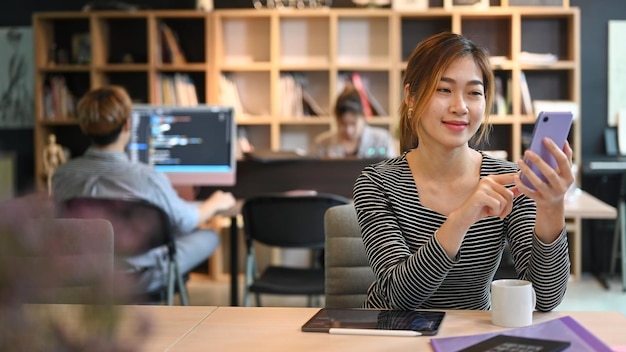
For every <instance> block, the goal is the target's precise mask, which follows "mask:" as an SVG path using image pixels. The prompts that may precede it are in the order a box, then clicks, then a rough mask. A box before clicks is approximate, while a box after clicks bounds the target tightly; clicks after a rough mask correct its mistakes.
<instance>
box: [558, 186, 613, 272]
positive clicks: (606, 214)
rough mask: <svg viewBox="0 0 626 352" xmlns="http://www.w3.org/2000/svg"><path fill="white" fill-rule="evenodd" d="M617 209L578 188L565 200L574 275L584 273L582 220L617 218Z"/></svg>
mask: <svg viewBox="0 0 626 352" xmlns="http://www.w3.org/2000/svg"><path fill="white" fill-rule="evenodd" d="M616 218H617V209H615V207H613V206H611V205H609V204H606V203H604V202H603V201H601V200H599V199H598V198H596V197H594V196H592V195H590V194H589V193H587V192H585V191H582V190H577V192H575V194H574V195H573V196H571V197H568V198H566V201H565V220H566V221H567V222H568V231H569V232H570V233H572V235H571V236H570V250H571V252H572V253H571V258H572V277H573V278H574V279H575V280H578V279H579V278H580V275H581V273H582V222H583V220H585V219H609V220H611V219H616Z"/></svg>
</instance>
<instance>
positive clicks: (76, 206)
mask: <svg viewBox="0 0 626 352" xmlns="http://www.w3.org/2000/svg"><path fill="white" fill-rule="evenodd" d="M58 216H60V217H65V218H68V217H69V218H79V219H107V220H109V221H110V222H111V224H112V225H113V229H114V231H115V258H116V270H117V271H119V272H126V273H128V274H130V275H131V276H132V277H133V279H131V280H132V281H134V284H135V286H136V287H135V292H134V294H131V302H130V303H151V302H155V301H165V302H166V304H167V305H170V306H171V305H173V304H174V295H175V292H176V291H178V293H179V296H180V301H181V304H182V305H185V306H186V305H188V304H189V300H188V297H187V290H186V287H185V282H184V279H183V273H181V272H180V271H179V269H178V260H177V257H176V242H175V241H174V238H173V236H172V233H171V228H170V222H169V218H168V216H167V214H166V213H165V212H164V211H163V210H162V209H161V208H159V207H157V206H156V205H153V204H151V203H148V202H146V201H144V200H140V199H111V198H90V197H79V198H72V199H69V200H67V201H65V202H64V203H63V204H60V206H59V211H58ZM159 246H166V247H167V259H168V261H167V263H168V264H167V265H168V267H167V276H166V277H165V282H164V283H163V286H162V287H161V288H159V289H157V290H156V291H151V290H149V289H148V288H147V287H146V286H147V284H148V283H147V282H145V281H151V276H150V275H149V273H147V272H136V269H131V268H128V265H127V264H126V261H125V260H124V259H125V258H127V257H132V256H136V255H142V254H143V253H146V252H147V251H148V250H150V249H152V248H155V247H159ZM148 279H150V280H148Z"/></svg>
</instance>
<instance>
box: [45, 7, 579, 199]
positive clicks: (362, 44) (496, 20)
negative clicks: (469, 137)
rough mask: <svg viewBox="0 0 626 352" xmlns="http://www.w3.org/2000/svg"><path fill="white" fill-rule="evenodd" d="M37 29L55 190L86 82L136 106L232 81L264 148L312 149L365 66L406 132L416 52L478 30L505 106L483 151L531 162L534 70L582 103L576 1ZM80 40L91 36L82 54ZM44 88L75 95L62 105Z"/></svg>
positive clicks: (50, 19) (200, 95)
mask: <svg viewBox="0 0 626 352" xmlns="http://www.w3.org/2000/svg"><path fill="white" fill-rule="evenodd" d="M163 25H165V26H166V27H167V28H169V29H170V30H171V33H172V34H174V35H175V37H176V43H177V44H178V47H179V50H180V52H182V54H183V55H184V60H183V61H181V60H172V59H171V58H170V57H168V55H166V54H164V52H165V51H164V47H163V45H164V44H163V43H164V41H163V40H160V38H161V37H162V36H163V33H162V30H161V28H162V27H163ZM33 27H34V33H35V55H36V59H35V62H36V68H35V72H36V75H35V76H36V77H35V87H36V88H35V89H36V92H37V94H36V99H35V113H36V124H35V129H34V134H35V153H36V157H35V159H36V167H35V170H36V173H37V175H36V176H37V177H36V179H37V185H36V187H37V188H38V189H43V188H45V185H44V179H43V163H42V156H41V153H42V150H43V148H44V146H45V143H46V140H47V135H48V134H49V133H55V134H56V135H57V140H58V142H59V143H60V144H62V145H64V146H65V147H67V148H68V149H69V150H70V152H71V155H72V156H77V155H80V154H82V152H83V151H84V150H85V149H86V147H87V145H88V142H87V140H86V139H85V138H84V137H83V136H82V135H81V133H80V131H79V128H78V125H77V123H76V120H75V119H74V118H73V116H72V109H71V108H72V105H73V102H75V101H76V99H78V98H79V97H80V96H81V95H82V94H84V93H85V92H86V91H87V90H88V89H90V88H92V87H96V86H100V85H103V84H109V83H113V84H120V85H123V86H125V87H126V88H127V89H128V90H129V92H130V94H131V96H132V97H133V99H134V100H135V101H136V102H138V103H151V104H157V103H162V102H163V94H164V93H163V83H162V77H165V76H176V75H180V76H185V77H188V78H189V79H190V80H191V81H192V82H193V86H194V88H195V91H196V98H197V102H198V103H208V104H223V103H225V104H230V102H231V101H233V100H229V99H233V97H231V96H230V95H229V94H227V93H228V90H227V89H226V88H227V86H229V87H230V88H231V89H236V93H237V96H238V100H237V101H238V102H239V103H238V108H237V109H236V111H237V123H238V125H239V126H240V127H239V128H240V129H244V130H245V132H246V135H247V137H248V139H249V141H250V142H251V143H252V144H253V145H254V146H255V147H256V148H260V149H265V148H269V149H273V150H280V149H294V148H301V149H305V150H306V149H308V148H309V145H310V143H311V142H312V141H313V139H314V137H315V136H316V135H317V134H318V133H321V132H324V131H326V130H328V129H335V128H336V127H335V124H334V118H333V117H332V108H333V103H334V100H335V97H336V96H337V95H338V94H339V90H340V89H341V81H342V79H343V78H344V77H346V76H350V75H352V74H354V73H356V74H358V75H359V77H360V78H361V80H362V82H363V85H364V87H365V88H366V89H367V90H368V91H369V94H370V95H371V96H372V97H373V98H374V99H375V100H376V101H377V102H378V104H379V107H380V110H381V111H382V114H378V115H375V116H372V117H371V118H369V119H368V123H370V124H372V125H377V126H382V127H384V128H388V129H389V130H390V131H391V132H392V133H393V134H394V135H395V132H396V123H397V120H398V117H397V108H398V105H399V102H400V100H401V99H402V94H403V89H402V86H401V85H402V74H403V70H404V67H405V65H406V59H407V57H408V55H409V53H410V52H411V50H412V49H413V48H414V47H415V46H416V45H417V43H418V42H419V41H421V40H423V39H424V38H426V37H427V36H429V35H431V34H434V33H437V32H439V31H443V30H449V31H453V32H457V33H462V34H464V35H466V36H467V37H469V38H471V39H472V40H474V41H476V42H477V43H478V44H480V45H483V46H485V47H487V48H488V49H489V51H490V53H491V55H492V56H493V57H494V62H493V65H494V69H495V74H496V76H497V77H498V79H499V80H500V82H501V87H502V91H503V94H504V96H506V104H507V105H506V106H505V107H504V108H503V109H502V110H501V111H500V113H498V114H494V115H492V117H491V122H492V123H493V124H494V133H493V135H492V138H491V143H490V144H489V145H487V146H483V147H484V149H497V150H505V151H506V152H507V154H508V158H509V159H510V160H518V159H519V158H520V157H521V155H522V153H523V149H524V147H523V141H524V138H523V135H524V134H528V133H530V132H531V131H532V125H533V122H534V118H535V114H534V113H528V112H526V111H525V109H523V105H524V102H523V94H522V91H523V90H522V87H521V82H522V80H521V76H522V73H523V74H524V75H525V77H526V82H527V85H528V91H529V92H530V95H531V98H532V99H533V100H559V101H571V102H573V103H574V104H576V105H579V104H580V47H579V45H580V44H579V43H580V16H579V10H578V8H575V7H569V6H568V4H567V3H566V4H564V5H563V6H562V7H559V6H555V7H531V6H523V7H508V6H506V2H504V4H503V6H495V7H493V6H492V7H490V8H489V9H483V10H479V9H471V8H470V9H468V8H462V7H459V8H453V9H452V10H446V9H444V8H443V7H436V8H430V9H428V10H426V11H405V12H398V11H394V10H391V9H369V8H366V9H328V8H326V9H302V10H295V9H284V10H276V9H260V10H253V9H250V10H248V9H241V10H240V9H237V10H235V9H233V10H226V9H224V10H216V11H212V12H203V11H193V10H171V11H168V10H146V11H143V10H142V11H134V12H118V11H96V12H51V13H35V14H34V15H33ZM129 33H132V35H129ZM76 43H82V44H83V45H82V46H81V48H82V53H83V55H82V56H81V59H80V60H78V59H77V56H76V55H75V52H76V51H77V44H76ZM85 50H86V52H87V53H88V54H87V55H86V56H87V58H86V59H85V55H84V54H85ZM522 52H531V53H552V54H555V56H556V61H553V62H548V63H546V62H543V63H542V62H539V63H537V62H528V61H525V60H524V57H523V56H522V55H521V53H522ZM170 55H171V54H170ZM496 58H497V60H496ZM286 77H291V78H293V80H294V81H295V82H296V83H297V84H299V86H301V89H302V90H304V91H306V93H307V94H308V96H309V98H311V99H313V100H314V101H315V102H316V104H317V105H318V113H317V115H316V116H306V114H304V115H303V114H299V113H298V114H291V113H285V111H291V110H285V100H286V97H287V96H288V95H290V94H288V93H293V92H290V91H289V90H288V89H286V88H285V86H284V81H285V78H286ZM61 78H62V79H61ZM57 81H61V82H63V84H57V83H56V82H57ZM281 81H283V83H281ZM225 82H226V83H225ZM58 86H63V89H61V90H59V87H58ZM53 88H54V89H53ZM44 91H50V92H51V93H50V94H53V92H56V93H54V94H56V95H60V96H64V97H65V98H63V99H62V100H61V98H56V100H55V103H51V102H50V96H49V95H48V98H46V97H44V96H45V94H44ZM59 91H61V92H65V93H63V94H61V93H59ZM61 101H62V103H59V102H61ZM51 105H52V108H51ZM55 106H56V109H55V108H54V107H55ZM570 143H571V144H572V147H573V149H574V159H575V161H576V162H579V161H580V155H581V151H580V146H581V143H580V124H579V123H575V124H574V127H573V129H572V132H571V135H570Z"/></svg>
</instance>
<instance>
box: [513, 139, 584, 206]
mask: <svg viewBox="0 0 626 352" xmlns="http://www.w3.org/2000/svg"><path fill="white" fill-rule="evenodd" d="M542 142H543V145H544V146H545V147H546V148H547V149H548V151H550V153H551V154H552V155H553V156H554V158H555V160H556V162H557V167H556V169H552V167H551V166H550V165H548V163H546V162H545V161H544V160H543V159H542V158H541V157H540V156H539V155H538V154H536V153H534V152H532V151H530V150H527V151H526V152H525V153H524V159H525V160H528V161H529V162H531V163H532V164H534V165H535V166H536V167H537V168H538V169H539V171H540V172H541V173H542V174H543V175H544V177H545V178H546V182H543V181H542V180H541V179H540V178H539V176H537V175H536V174H535V173H534V172H533V171H532V170H531V169H530V167H529V166H528V164H527V163H526V162H525V161H524V160H520V161H518V162H517V165H518V166H519V168H520V171H521V173H523V174H524V175H525V176H526V178H527V179H528V180H529V181H530V182H531V183H532V184H533V186H535V190H532V189H531V188H529V187H527V186H526V185H525V184H524V183H522V181H521V180H520V177H519V175H518V176H517V177H516V178H515V185H516V186H517V189H518V190H519V191H521V192H522V193H524V194H525V195H526V196H528V197H529V198H531V199H532V200H534V201H535V203H537V207H538V208H544V207H548V208H550V207H554V206H560V207H563V199H564V198H565V192H567V190H568V188H569V187H570V186H571V185H572V183H574V174H573V173H572V148H571V147H570V146H569V143H568V142H567V141H566V142H565V145H564V146H563V150H561V149H559V147H558V146H557V145H556V144H555V143H554V141H552V140H551V139H549V138H545V139H544V140H543V141H542Z"/></svg>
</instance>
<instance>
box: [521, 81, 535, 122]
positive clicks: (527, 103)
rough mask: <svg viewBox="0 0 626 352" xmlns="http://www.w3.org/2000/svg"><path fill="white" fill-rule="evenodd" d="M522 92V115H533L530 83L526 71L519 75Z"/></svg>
mask: <svg viewBox="0 0 626 352" xmlns="http://www.w3.org/2000/svg"><path fill="white" fill-rule="evenodd" d="M519 82H520V90H521V93H522V114H526V115H532V114H533V101H532V99H531V98H530V89H529V88H528V81H527V80H526V74H525V73H524V71H522V72H520V75H519Z"/></svg>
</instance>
